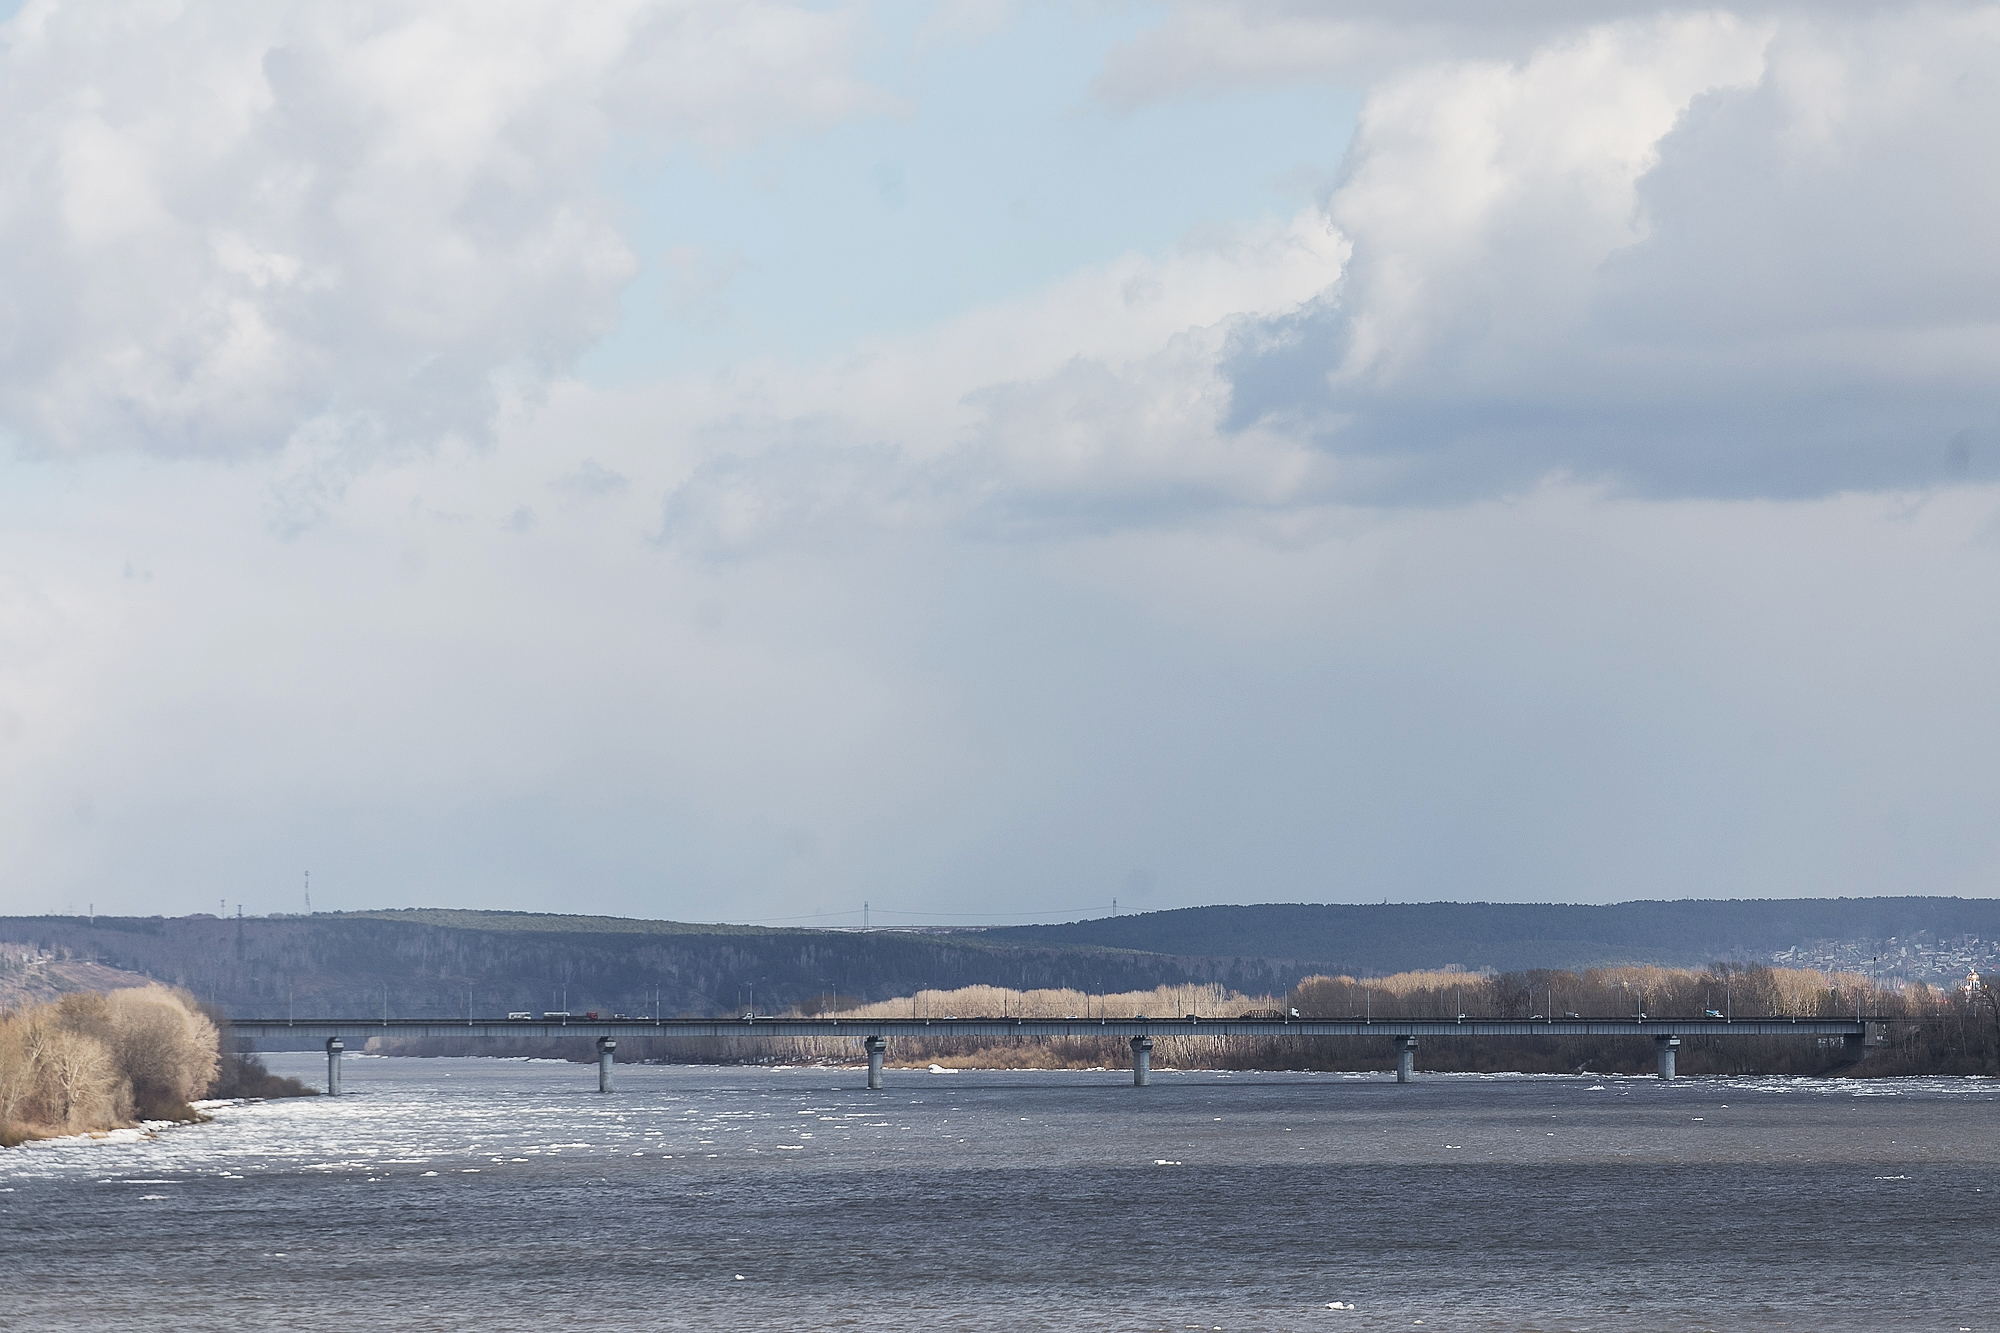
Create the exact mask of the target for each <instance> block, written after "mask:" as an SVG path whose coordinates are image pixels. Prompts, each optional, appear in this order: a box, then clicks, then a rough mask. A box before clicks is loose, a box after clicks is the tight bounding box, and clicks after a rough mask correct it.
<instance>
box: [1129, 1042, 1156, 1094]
mask: <svg viewBox="0 0 2000 1333" xmlns="http://www.w3.org/2000/svg"><path fill="white" fill-rule="evenodd" d="M1152 1076H1153V1039H1152V1038H1151V1037H1134V1038H1132V1086H1133V1087H1135V1088H1143V1087H1145V1086H1146V1083H1147V1081H1148V1080H1150V1079H1151V1078H1152Z"/></svg>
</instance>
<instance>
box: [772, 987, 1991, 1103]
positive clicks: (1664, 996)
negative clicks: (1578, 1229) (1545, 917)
mask: <svg viewBox="0 0 2000 1333" xmlns="http://www.w3.org/2000/svg"><path fill="white" fill-rule="evenodd" d="M1291 1009H1296V1010H1297V1011H1298V1012H1299V1014H1300V1015H1301V1016H1303V1017H1309V1018H1320V1017H1324V1018H1347V1017H1355V1018H1362V1017H1367V1018H1373V1019H1376V1020H1380V1019H1385V1018H1389V1019H1393V1018H1398V1017H1404V1018H1427V1019H1439V1018H1445V1019H1449V1018H1453V1017H1455V1016H1457V1015H1460V1014H1463V1015H1465V1016H1466V1017H1468V1018H1532V1017H1535V1016H1541V1017H1555V1018H1561V1017H1563V1016H1564V1015H1565V1014H1580V1015H1583V1016H1586V1017H1618V1016H1624V1015H1637V1014H1639V1013H1641V1012H1644V1013H1646V1014H1649V1015H1652V1016H1654V1017H1662V1018H1665V1017H1676V1018H1688V1017H1700V1016H1702V1015H1703V1014H1705V1013H1707V1012H1709V1011H1711V1010H1712V1011H1714V1012H1716V1013H1717V1014H1720V1015H1723V1016H1733V1017H1738V1018H1761V1017H1801V1018H1803V1017H1816V1016H1825V1017H1834V1016H1840V1015H1846V1014H1854V1013H1861V1014H1865V1015H1868V1016H1871V1017H1881V1018H1885V1019H1888V1020H1889V1026H1888V1037H1889V1045H1888V1046H1887V1047H1885V1048H1881V1049H1877V1050H1875V1051H1874V1052H1872V1053H1871V1054H1870V1055H1869V1057H1868V1058H1867V1059H1866V1060H1865V1061H1863V1062H1861V1063H1859V1064H1853V1063H1851V1058H1850V1057H1849V1055H1848V1054H1847V1053H1846V1052H1845V1050H1844V1049H1843V1048H1842V1047H1841V1046H1840V1044H1839V1043H1838V1041H1837V1039H1836V1040H1833V1041H1830V1042H1828V1043H1826V1044H1822V1043H1820V1042H1819V1041H1817V1040H1814V1039H1810V1038H1807V1039H1800V1038H1791V1037H1709V1038H1704V1037H1690V1038H1687V1039H1685V1041H1684V1043H1683V1046H1682V1050H1681V1054H1680V1061H1679V1063H1680V1069H1681V1072H1683V1073H1687V1074H1753V1073H1763V1074H1826V1073H1835V1072H1838V1073H1845V1074H1852V1075H1855V1076H1867V1077H1885V1076H1891V1075H1903V1074H1991V1073H2000V988H1996V987H1994V986H1992V985H1991V984H1990V983H1989V984H1987V985H1983V986H1981V987H1979V988H1977V989H1973V990H1965V989H1963V988H1959V989H1951V990H1944V989H1940V988H1937V987H1932V986H1923V985H1907V986H1898V987H1896V988H1893V989H1892V988H1888V987H1877V986H1873V985H1871V984H1870V982H1869V979H1868V978H1867V977H1864V976H1860V975H1858V974H1852V973H1823V972H1814V971H1809V970H1804V969H1788V968H1766V967H1751V968H1736V967H1716V968H1712V969H1705V970H1697V969H1689V968H1662V967H1623V968H1602V969H1593V970H1590V971H1585V972H1559V971H1535V972H1506V973H1498V974H1493V973H1465V972H1404V973H1399V974H1397V975H1395V976H1389V977H1375V978H1367V979H1359V978H1355V977H1324V976H1318V977H1308V978H1306V979H1305V980H1303V981H1301V982H1300V983H1299V984H1298V985H1297V986H1295V987H1294V988H1293V989H1292V990H1291V991H1290V992H1289V993H1288V994H1287V995H1285V996H1283V997H1277V996H1248V995H1238V994H1233V993H1229V992H1225V991H1223V990H1221V989H1219V988H1217V987H1213V986H1191V987H1190V986H1183V987H1162V988H1160V989H1158V990H1153V991H1135V992H1129V993H1126V994H1120V995H1098V996H1093V995H1085V994H1083V993H1081V992H1078V991H1053V990H1052V991H1026V992H1022V991H1010V990H1003V989H999V988H995V987H985V986H973V987H967V988H964V989H962V990H955V991H924V992H919V993H918V994H917V995H915V996H912V997H909V998H907V999H899V1000H892V1001H888V1002H885V1003H881V1004H872V1005H864V1006H857V1007H855V1008H853V1009H850V1010H847V1011H845V1012H844V1013H843V1014H842V1015H841V1016H842V1017H850V1016H851V1017H857V1018H862V1017H883V1018H889V1017H894V1018H909V1017H926V1016H928V1017H945V1016H953V1017H959V1018H975V1017H982V1016H992V1017H1012V1016H1020V1017H1024V1018H1059V1017H1066V1016H1072V1015H1073V1016H1076V1017H1100V1016H1101V1017H1109V1018H1127V1017H1134V1016H1137V1015H1140V1014H1146V1015H1150V1016H1153V1017H1163V1016H1168V1015H1184V1014H1200V1015H1202V1016H1204V1017H1215V1018H1225V1017H1234V1016H1240V1015H1246V1014H1258V1013H1271V1014H1274V1015H1275V1014H1281V1013H1283V1012H1285V1011H1286V1010H1291ZM1389 1036H1390V1034H1388V1033H1386V1032H1385V1034H1384V1035H1383V1036H1382V1037H1380V1038H1343V1039H1340V1040H1325V1039H1319V1038H1301V1037H1284V1036H1277V1037H1222V1038H1216V1037H1169V1036H1161V1037H1155V1038H1154V1042H1153V1064H1154V1067H1156V1068H1182V1069H1324V1070H1374V1069H1391V1068H1393V1067H1394V1065H1395V1055H1394V1052H1393V1049H1392V1048H1391V1046H1390V1042H1389ZM1654 1055H1655V1053H1654V1050H1653V1045H1652V1043H1651V1042H1650V1041H1648V1040H1645V1039H1635V1038H1630V1037H1593V1038H1586V1037H1524V1038H1518V1039H1494V1038H1490V1037H1488V1038H1476V1039H1475V1038H1451V1037H1445V1038H1435V1037H1433V1038H1427V1039H1425V1040H1424V1042H1423V1043H1422V1045H1421V1046H1420V1048H1419V1055H1418V1060H1419V1064H1420V1066H1421V1067H1423V1068H1426V1069H1432V1070H1439V1071H1457V1072H1498V1071H1503V1070H1505V1071H1518V1072H1523V1073H1577V1072H1594V1073H1645V1072H1649V1071H1650V1070H1651V1069H1652V1068H1653V1063H1654ZM889 1057H890V1061H891V1062H892V1063H894V1064H901V1065H906V1066H907V1065H918V1066H921V1065H925V1064H940V1065H944V1066H946V1067H947V1068H951V1067H968V1066H978V1067H983V1068H1013V1069H1021V1068H1044V1069H1047V1068H1071V1069H1074V1068H1091V1067H1096V1066H1107V1067H1110V1066H1117V1065H1122V1064H1124V1063H1126V1062H1127V1061H1128V1060H1129V1058H1130V1056H1129V1053H1128V1051H1127V1048H1126V1044H1125V1041H1124V1040H1123V1039H1122V1038H1068V1037H1026V1038H986V1037H937V1038H930V1037H926V1038H908V1037H905V1038H896V1039H893V1040H892V1041H891V1043H890V1047H889ZM763 1058H765V1059H771V1058H779V1059H814V1058H822V1059H824V1058H835V1059H851V1058H852V1053H851V1052H850V1051H848V1050H847V1049H846V1046H845V1044H842V1043H836V1042H828V1041H771V1042H767V1043H765V1054H764V1055H763Z"/></svg>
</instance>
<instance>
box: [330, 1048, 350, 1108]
mask: <svg viewBox="0 0 2000 1333" xmlns="http://www.w3.org/2000/svg"><path fill="white" fill-rule="evenodd" d="M346 1049H347V1048H346V1047H345V1046H343V1045H341V1042H340V1038H338V1037H328V1038H327V1039H326V1095H327V1096H329V1097H338V1096H339V1095H340V1053H341V1052H342V1051H344V1050H346Z"/></svg>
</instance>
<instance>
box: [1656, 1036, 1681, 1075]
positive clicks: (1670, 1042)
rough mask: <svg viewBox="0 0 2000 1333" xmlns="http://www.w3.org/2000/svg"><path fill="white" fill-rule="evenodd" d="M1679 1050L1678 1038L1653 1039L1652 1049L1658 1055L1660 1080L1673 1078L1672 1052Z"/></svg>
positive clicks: (1679, 1040)
mask: <svg viewBox="0 0 2000 1333" xmlns="http://www.w3.org/2000/svg"><path fill="white" fill-rule="evenodd" d="M1680 1048H1681V1039H1680V1038H1679V1037H1655V1038H1653V1049H1654V1050H1656V1051H1658V1052H1659V1053H1660V1077H1661V1078H1665V1079H1671V1078H1672V1077H1673V1076H1674V1052H1675V1051H1678V1050H1679V1049H1680Z"/></svg>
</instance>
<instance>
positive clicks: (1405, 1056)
mask: <svg viewBox="0 0 2000 1333" xmlns="http://www.w3.org/2000/svg"><path fill="white" fill-rule="evenodd" d="M1391 1040H1393V1041H1394V1042H1395V1043H1396V1081H1397V1082H1398V1083H1408V1082H1409V1081H1410V1078H1411V1076H1412V1075H1414V1074H1415V1073H1416V1072H1417V1039H1416V1038H1415V1037H1394V1038H1391Z"/></svg>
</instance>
